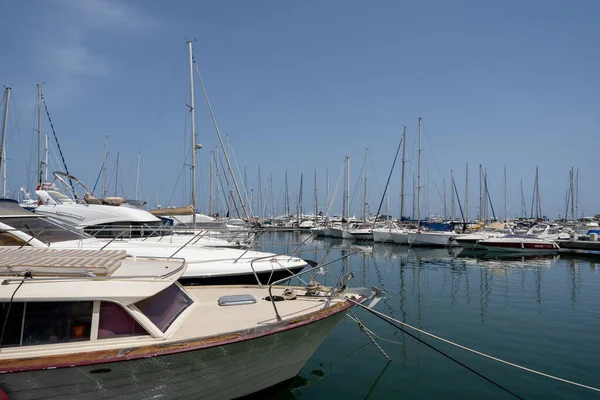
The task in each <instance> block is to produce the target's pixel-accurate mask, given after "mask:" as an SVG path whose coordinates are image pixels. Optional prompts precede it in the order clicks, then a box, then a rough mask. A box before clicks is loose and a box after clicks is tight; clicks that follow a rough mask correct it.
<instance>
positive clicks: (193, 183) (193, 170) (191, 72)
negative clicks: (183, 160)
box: [187, 40, 196, 228]
mask: <svg viewBox="0 0 600 400" xmlns="http://www.w3.org/2000/svg"><path fill="white" fill-rule="evenodd" d="M187 44H188V50H189V56H190V57H189V58H190V105H189V108H190V114H191V117H192V121H191V131H192V207H193V208H194V211H193V213H192V225H193V227H194V228H195V227H196V118H195V116H194V115H195V107H196V106H195V104H194V55H193V52H192V41H191V40H188V42H187Z"/></svg>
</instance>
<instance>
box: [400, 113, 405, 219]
mask: <svg viewBox="0 0 600 400" xmlns="http://www.w3.org/2000/svg"><path fill="white" fill-rule="evenodd" d="M405 163H406V125H404V132H403V133H402V178H401V180H400V221H402V217H403V216H404V165H405Z"/></svg>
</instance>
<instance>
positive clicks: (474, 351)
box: [347, 298, 600, 392]
mask: <svg viewBox="0 0 600 400" xmlns="http://www.w3.org/2000/svg"><path fill="white" fill-rule="evenodd" d="M347 299H348V300H349V301H350V302H352V303H354V304H356V305H358V306H360V307H362V308H364V309H365V310H367V311H369V312H371V313H373V314H376V315H379V316H380V317H382V318H385V319H387V320H390V321H393V322H395V323H397V324H400V325H402V326H404V327H407V328H409V329H412V330H414V331H417V332H419V333H422V334H424V335H426V336H429V337H432V338H434V339H437V340H440V341H442V342H444V343H447V344H450V345H452V346H455V347H458V348H461V349H463V350H466V351H469V352H471V353H474V354H477V355H479V356H482V357H485V358H489V359H490V360H494V361H497V362H499V363H502V364H506V365H509V366H511V367H514V368H518V369H522V370H524V371H527V372H531V373H532V374H536V375H541V376H545V377H546V378H550V379H554V380H557V381H560V382H564V383H568V384H570V385H574V386H579V387H581V388H584V389H589V390H593V391H595V392H600V389H598V388H595V387H592V386H587V385H583V384H581V383H577V382H573V381H569V380H567V379H563V378H559V377H557V376H553V375H549V374H546V373H544V372H539V371H536V370H534V369H531V368H527V367H523V366H521V365H518V364H514V363H511V362H509V361H505V360H502V359H500V358H497V357H494V356H490V355H488V354H485V353H482V352H480V351H477V350H473V349H470V348H468V347H465V346H463V345H460V344H458V343H454V342H452V341H450V340H447V339H444V338H442V337H439V336H436V335H434V334H432V333H429V332H425V331H423V330H421V329H419V328H415V327H414V326H411V325H409V324H407V323H404V322H402V321H398V320H397V319H394V318H392V317H390V316H388V315H385V314H383V313H381V312H379V311H375V310H373V309H372V308H369V307H367V306H365V305H363V304H361V303H358V302H357V301H354V300H352V299H350V298H347Z"/></svg>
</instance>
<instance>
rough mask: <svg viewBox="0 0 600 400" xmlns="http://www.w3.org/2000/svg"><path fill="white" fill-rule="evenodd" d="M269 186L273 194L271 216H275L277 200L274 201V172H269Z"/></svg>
mask: <svg viewBox="0 0 600 400" xmlns="http://www.w3.org/2000/svg"><path fill="white" fill-rule="evenodd" d="M269 188H270V196H271V218H275V202H274V201H273V173H271V172H269Z"/></svg>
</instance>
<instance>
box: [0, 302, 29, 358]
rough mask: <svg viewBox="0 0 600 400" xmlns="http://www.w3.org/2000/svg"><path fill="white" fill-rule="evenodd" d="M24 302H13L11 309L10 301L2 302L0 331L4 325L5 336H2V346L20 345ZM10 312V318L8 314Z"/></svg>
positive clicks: (0, 307) (0, 304)
mask: <svg viewBox="0 0 600 400" xmlns="http://www.w3.org/2000/svg"><path fill="white" fill-rule="evenodd" d="M23 304H24V303H15V302H13V303H12V306H10V309H9V303H0V333H1V330H2V325H3V324H4V321H6V326H5V327H4V336H3V337H2V338H1V340H2V343H1V346H2V347H9V346H18V345H19V344H20V343H21V326H22V325H23ZM7 314H8V319H6V316H7Z"/></svg>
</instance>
